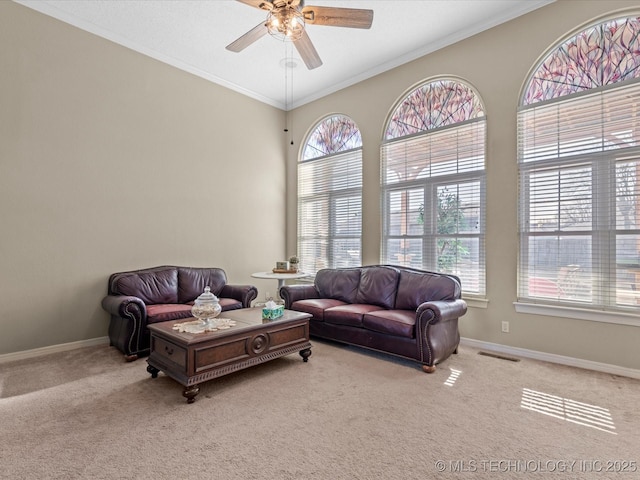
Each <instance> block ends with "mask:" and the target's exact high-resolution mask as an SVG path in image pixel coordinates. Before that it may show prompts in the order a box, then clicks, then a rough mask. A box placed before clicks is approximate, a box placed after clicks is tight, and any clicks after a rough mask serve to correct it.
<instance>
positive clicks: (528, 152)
mask: <svg viewBox="0 0 640 480" xmlns="http://www.w3.org/2000/svg"><path fill="white" fill-rule="evenodd" d="M639 113H640V83H639V82H637V81H634V82H631V83H625V84H614V85H612V86H608V87H603V88H600V89H597V90H591V91H589V92H588V93H586V94H577V95H574V96H568V97H561V98H560V99H557V100H551V101H548V102H544V103H540V104H534V105H531V106H528V107H523V108H521V109H520V110H519V112H518V160H519V192H520V202H519V231H520V261H519V273H518V283H519V287H518V292H519V297H520V299H522V300H525V301H528V302H536V303H550V304H567V305H579V306H581V307H585V308H596V309H627V308H637V307H638V305H640V296H639V290H640V208H639V207H640V190H639V188H640V187H639V181H638V180H639V178H640V119H639V115H638V114H639Z"/></svg>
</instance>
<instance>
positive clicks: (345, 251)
mask: <svg viewBox="0 0 640 480" xmlns="http://www.w3.org/2000/svg"><path fill="white" fill-rule="evenodd" d="M361 235H362V148H357V149H353V150H348V151H346V152H341V153H338V154H333V155H329V156H324V157H320V158H315V159H312V160H303V161H301V162H299V163H298V255H299V257H300V268H301V269H302V270H303V271H304V272H308V273H315V272H317V271H318V270H320V269H321V268H338V267H350V266H358V265H360V264H361V258H362V255H361V249H362V245H361V243H362V241H361Z"/></svg>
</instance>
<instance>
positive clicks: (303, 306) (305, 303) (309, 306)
mask: <svg viewBox="0 0 640 480" xmlns="http://www.w3.org/2000/svg"><path fill="white" fill-rule="evenodd" d="M339 305H346V303H345V302H343V301H342V300H335V299H333V298H313V299H308V300H298V301H297V302H293V304H292V305H291V307H290V308H291V310H297V311H298V312H305V313H310V314H311V315H313V319H314V320H318V321H323V320H324V311H325V309H327V308H331V307H337V306H339Z"/></svg>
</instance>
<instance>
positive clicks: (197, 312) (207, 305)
mask: <svg viewBox="0 0 640 480" xmlns="http://www.w3.org/2000/svg"><path fill="white" fill-rule="evenodd" d="M221 311H222V307H221V306H220V302H219V301H218V297H216V296H215V295H214V294H213V293H211V288H209V287H204V293H202V294H201V295H200V296H199V297H198V298H196V300H195V302H194V303H193V307H191V315H193V316H194V317H196V318H197V319H199V320H201V321H202V323H203V325H204V326H205V327H214V326H215V322H214V320H213V319H214V318H216V317H217V316H218V315H220V312H221Z"/></svg>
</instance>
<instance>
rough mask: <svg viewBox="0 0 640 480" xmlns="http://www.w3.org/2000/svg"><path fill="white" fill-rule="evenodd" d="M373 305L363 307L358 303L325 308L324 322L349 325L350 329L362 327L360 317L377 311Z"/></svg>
mask: <svg viewBox="0 0 640 480" xmlns="http://www.w3.org/2000/svg"><path fill="white" fill-rule="evenodd" d="M379 308H380V307H377V306H375V305H363V304H359V303H354V304H348V305H340V306H338V307H331V308H327V309H326V310H325V311H324V321H325V322H326V323H333V324H334V325H349V326H351V327H362V317H363V316H364V314H365V313H368V312H372V311H374V310H378V309H379Z"/></svg>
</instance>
